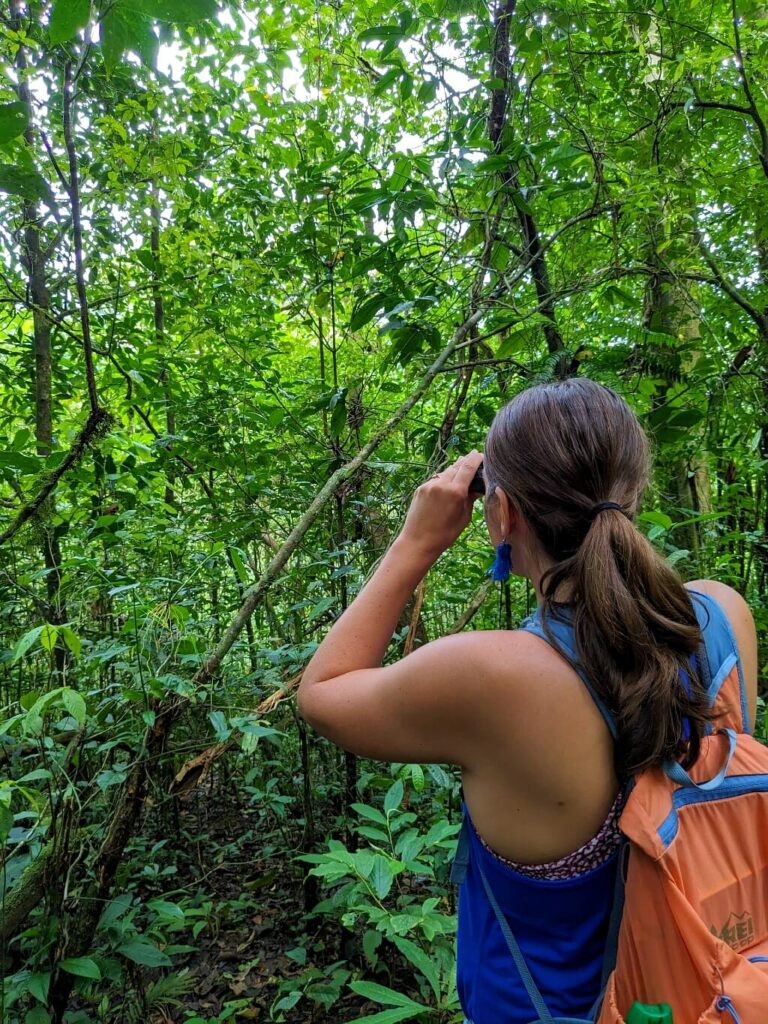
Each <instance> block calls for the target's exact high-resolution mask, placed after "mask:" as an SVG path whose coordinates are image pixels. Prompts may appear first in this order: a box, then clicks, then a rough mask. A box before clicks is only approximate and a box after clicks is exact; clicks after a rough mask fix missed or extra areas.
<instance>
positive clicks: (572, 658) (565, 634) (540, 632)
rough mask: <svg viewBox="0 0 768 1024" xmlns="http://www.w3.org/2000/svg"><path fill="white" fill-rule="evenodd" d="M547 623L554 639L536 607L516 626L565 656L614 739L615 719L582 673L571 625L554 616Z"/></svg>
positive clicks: (616, 732) (615, 735) (615, 736)
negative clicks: (548, 632)
mask: <svg viewBox="0 0 768 1024" xmlns="http://www.w3.org/2000/svg"><path fill="white" fill-rule="evenodd" d="M548 625H549V628H550V630H551V631H552V636H553V638H554V639H552V638H550V637H549V636H547V634H546V632H545V630H544V626H543V625H542V622H541V613H540V610H539V609H537V610H536V611H535V612H534V614H533V615H530V616H529V617H528V618H527V619H525V620H524V621H523V622H521V623H520V626H519V627H518V628H519V629H522V630H525V632H526V633H533V635H534V636H539V637H541V639H542V640H545V641H546V642H547V643H548V644H549V646H550V647H552V648H554V650H556V651H557V652H558V654H561V655H562V656H563V657H564V658H565V660H566V661H567V662H568V663H569V664H570V666H571V668H573V670H574V671H575V672H577V673H578V676H579V678H580V679H581V681H582V683H584V685H585V686H586V688H587V691H588V693H589V695H590V697H591V698H592V700H593V701H594V702H595V704H596V706H597V710H598V711H599V712H600V714H601V715H602V716H603V718H604V720H605V724H606V725H607V726H608V729H609V730H610V733H611V736H612V737H613V738H614V739H616V738H617V736H618V729H617V728H616V719H615V718H614V716H613V714H612V712H611V711H609V709H608V707H607V706H606V705H605V703H604V702H603V701H602V700H601V698H600V697H599V696H598V695H597V692H596V691H595V688H594V687H593V686H592V684H591V683H590V681H589V680H588V679H587V677H586V675H585V673H584V669H583V668H582V666H581V663H580V661H579V658H578V655H577V653H576V647H575V645H574V642H573V627H572V626H571V624H570V622H568V621H567V620H565V619H561V618H556V617H554V616H550V617H549V619H548Z"/></svg>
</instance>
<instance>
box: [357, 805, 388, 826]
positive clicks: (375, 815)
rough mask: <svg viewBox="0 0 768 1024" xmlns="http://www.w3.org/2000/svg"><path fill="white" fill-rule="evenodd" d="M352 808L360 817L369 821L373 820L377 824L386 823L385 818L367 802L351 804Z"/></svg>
mask: <svg viewBox="0 0 768 1024" xmlns="http://www.w3.org/2000/svg"><path fill="white" fill-rule="evenodd" d="M351 807H352V810H353V811H356V812H357V813H358V814H359V815H360V816H361V817H363V818H368V819H369V820H370V821H375V822H376V824H377V825H386V824H387V819H386V818H385V817H384V815H383V814H382V813H381V811H380V810H378V808H376V807H371V806H369V805H368V804H352V805H351Z"/></svg>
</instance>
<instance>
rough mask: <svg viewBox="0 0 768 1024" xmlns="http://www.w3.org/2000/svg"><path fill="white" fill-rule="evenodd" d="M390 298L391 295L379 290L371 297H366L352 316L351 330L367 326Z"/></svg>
mask: <svg viewBox="0 0 768 1024" xmlns="http://www.w3.org/2000/svg"><path fill="white" fill-rule="evenodd" d="M389 299H390V296H388V295H386V294H384V293H383V292H378V293H377V294H376V295H373V296H372V297H371V298H370V299H366V300H365V302H363V303H362V304H361V305H359V306H358V307H357V309H356V310H355V311H354V313H353V314H352V318H351V320H350V321H349V329H350V331H359V330H360V328H361V327H365V325H366V324H367V323H370V321H371V320H373V318H374V317H375V316H376V314H377V313H378V311H379V310H380V309H383V308H384V307H385V305H386V304H387V302H389Z"/></svg>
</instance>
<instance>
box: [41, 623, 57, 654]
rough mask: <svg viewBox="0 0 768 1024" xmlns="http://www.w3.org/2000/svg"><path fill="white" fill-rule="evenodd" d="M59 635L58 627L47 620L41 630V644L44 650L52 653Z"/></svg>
mask: <svg viewBox="0 0 768 1024" xmlns="http://www.w3.org/2000/svg"><path fill="white" fill-rule="evenodd" d="M58 636H59V630H58V627H57V626H52V625H51V624H50V623H49V622H46V624H45V625H44V626H43V628H42V630H41V631H40V646H41V647H42V648H43V650H44V651H48V653H49V654H50V652H51V651H52V650H53V649H54V647H55V646H56V641H57V639H58Z"/></svg>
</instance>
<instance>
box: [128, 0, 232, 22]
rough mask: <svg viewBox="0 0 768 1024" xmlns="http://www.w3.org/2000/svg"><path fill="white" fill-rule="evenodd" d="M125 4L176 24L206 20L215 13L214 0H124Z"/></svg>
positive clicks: (152, 16)
mask: <svg viewBox="0 0 768 1024" xmlns="http://www.w3.org/2000/svg"><path fill="white" fill-rule="evenodd" d="M125 5H126V7H130V8H132V9H133V10H136V11H140V12H141V13H142V14H146V15H147V16H148V17H150V18H155V19H156V20H157V21H169V22H171V23H173V24H178V25H186V24H194V23H195V22H198V21H206V20H207V19H209V18H213V17H214V16H215V14H216V0H125Z"/></svg>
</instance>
